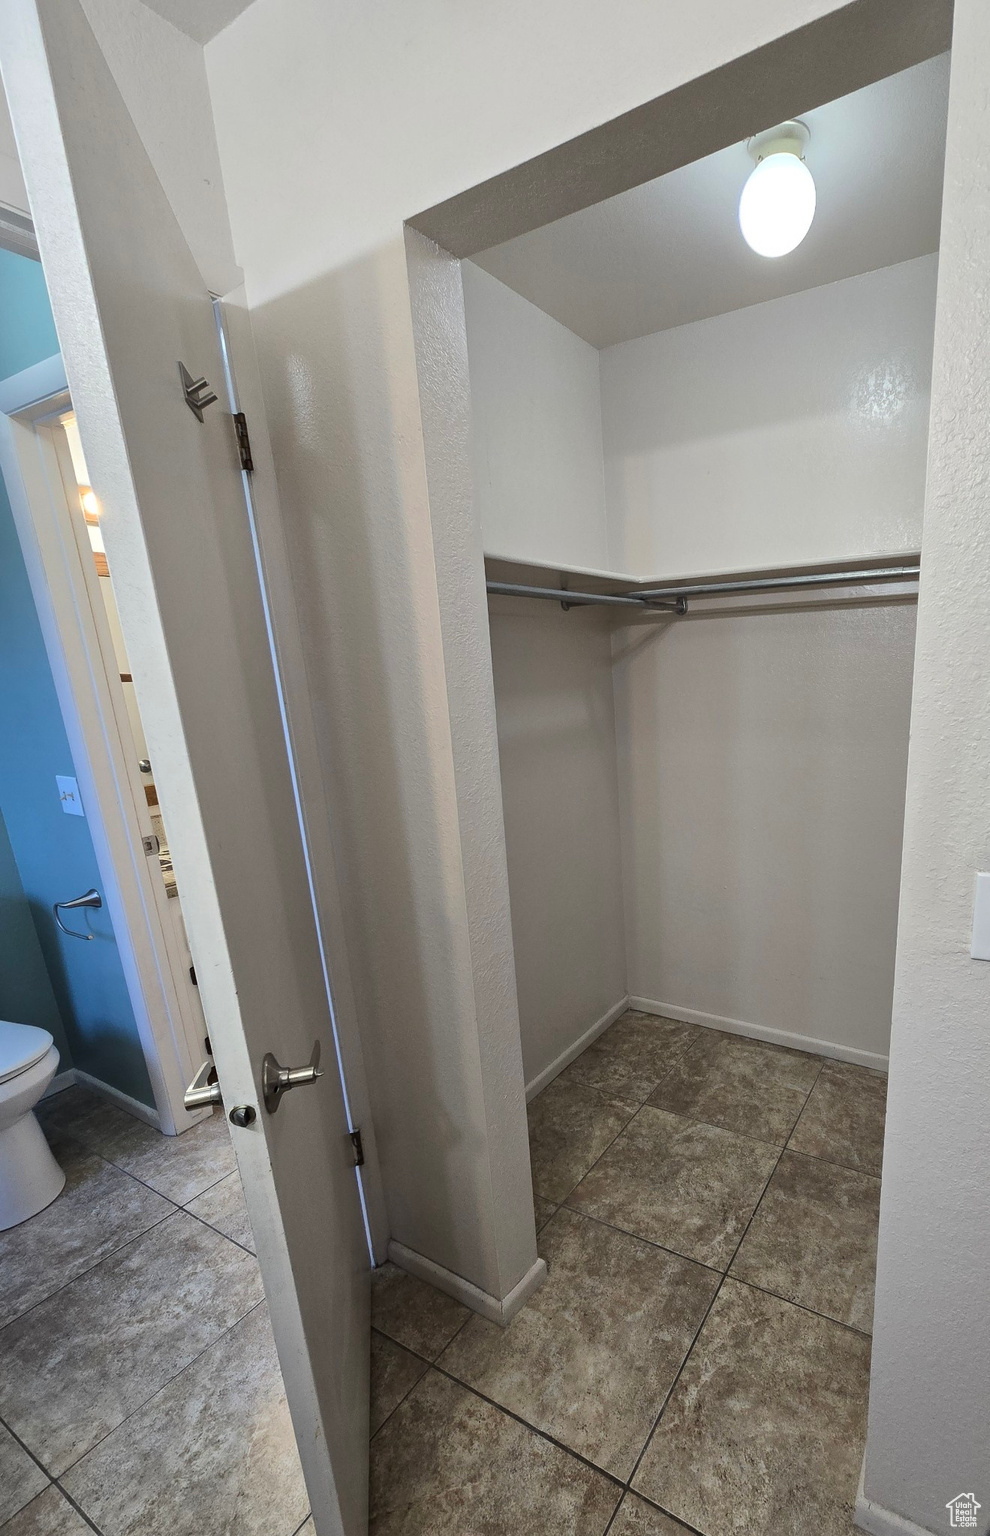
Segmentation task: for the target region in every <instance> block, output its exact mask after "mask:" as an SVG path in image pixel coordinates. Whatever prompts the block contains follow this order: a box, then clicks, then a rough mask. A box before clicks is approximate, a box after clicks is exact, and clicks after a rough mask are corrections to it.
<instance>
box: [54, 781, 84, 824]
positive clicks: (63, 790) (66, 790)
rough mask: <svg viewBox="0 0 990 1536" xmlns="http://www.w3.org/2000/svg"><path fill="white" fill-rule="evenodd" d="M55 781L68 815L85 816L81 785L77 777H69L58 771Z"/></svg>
mask: <svg viewBox="0 0 990 1536" xmlns="http://www.w3.org/2000/svg"><path fill="white" fill-rule="evenodd" d="M55 783H56V784H57V785H58V797H59V799H60V800H61V802H62V809H63V811H64V812H65V814H66V816H85V814H86V812H85V811H84V810H83V804H82V798H81V796H80V794H79V785H78V784H77V783H76V781H75V779H69V778H66V776H65V775H64V774H62V773H57V774H56V775H55Z"/></svg>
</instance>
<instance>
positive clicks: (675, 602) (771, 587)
mask: <svg viewBox="0 0 990 1536" xmlns="http://www.w3.org/2000/svg"><path fill="white" fill-rule="evenodd" d="M511 564H512V563H511V562H508V561H505V560H497V561H496V560H494V559H491V558H489V559H487V560H486V576H487V588H488V592H489V595H491V596H493V597H528V598H538V599H540V600H542V601H549V602H558V603H560V605H561V607H562V608H565V609H568V608H572V607H590V606H598V605H600V606H607V607H623V608H633V609H638V610H639V611H640V612H641V613H643V612H658V611H659V612H663V613H676V614H685V613H687V612H688V600H689V599H691V598H698V597H701V598H705V597H721V596H727V597H747V596H753V597H755V596H760V595H764V594H766V595H774V594H776V593H785V592H792V591H806V592H808V593H809V594H810V593H813V592H814V591H816V590H819V589H823V588H825V589H827V588H831V587H865V586H871V587H872V586H885V585H887V584H890V583H910V582H914V581H916V580H917V578H918V575H919V573H920V556H919V555H918V554H909V555H899V556H890V557H887V560H885V561H884V562H882V563H881V562H878V561H872V562H867V561H863V560H861V559H860V560H858V561H855V562H849V563H848V564H846V565H840V566H834V565H830V566H828V567H824V566H818V567H815V568H808V567H804V568H796V569H790V570H788V571H784V572H779V571H777V572H774V571H764V572H762V573H760V574H756V573H748V572H747V573H743V574H740V575H734V576H728V577H719V578H710V579H708V580H698V579H695V580H683V581H676V582H670V581H668V582H667V584H666V585H664V586H652V585H650V584H649V583H643V582H638V583H636V584H634V585H632V586H627V583H626V582H625V581H624V580H623V579H622V578H620V577H616V576H613V577H610V578H605V575H604V573H603V572H587V573H586V575H587V576H588V577H589V578H592V579H593V580H595V581H596V582H597V583H598V584H600V583H601V582H602V581H603V580H605V579H608V580H609V582H610V584H612V583H614V584H619V585H622V586H626V587H627V590H625V591H621V592H616V591H596V590H588V589H587V588H590V587H591V581H587V582H586V583H585V586H584V588H572V587H571V585H570V581H569V578H570V577H571V576H572V575H573V574H575V573H574V572H573V571H570V570H565V569H560V568H556V567H555V568H554V569H558V575H559V577H560V585H558V586H556V587H547V586H542V585H539V584H538V583H537V582H534V581H532V580H530V581H507V580H504V579H502V577H503V575H504V574H505V570H504V568H505V567H506V566H510V565H511ZM523 569H525V570H528V571H541V570H546V569H549V567H541V566H531V565H528V566H525V567H523ZM518 574H521V571H520V572H518ZM565 578H568V579H567V580H566V581H565Z"/></svg>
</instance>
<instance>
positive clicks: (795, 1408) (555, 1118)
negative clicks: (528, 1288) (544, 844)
mask: <svg viewBox="0 0 990 1536" xmlns="http://www.w3.org/2000/svg"><path fill="white" fill-rule="evenodd" d="M885 1087H886V1083H885V1079H884V1078H883V1077H882V1076H881V1075H880V1074H878V1073H875V1072H870V1071H867V1070H866V1069H864V1068H861V1067H855V1066H847V1065H845V1064H843V1063H839V1062H833V1061H823V1060H822V1059H821V1058H820V1057H817V1056H809V1055H805V1054H804V1053H802V1052H798V1051H789V1050H783V1049H781V1048H780V1047H777V1046H771V1045H764V1044H761V1043H759V1042H757V1041H753V1040H744V1039H740V1038H739V1037H736V1036H731V1035H724V1034H720V1033H718V1032H716V1031H712V1030H706V1029H702V1028H699V1027H697V1026H694V1025H689V1024H681V1023H678V1022H675V1021H673V1020H670V1019H662V1018H655V1017H652V1016H649V1015H646V1014H642V1013H634V1012H629V1013H627V1014H625V1015H624V1016H623V1017H622V1018H621V1019H619V1020H618V1021H617V1022H616V1023H615V1024H614V1025H613V1026H612V1027H611V1029H609V1030H608V1031H607V1032H606V1034H605V1035H603V1036H602V1037H601V1038H600V1039H599V1040H598V1041H597V1042H596V1043H595V1044H594V1045H593V1046H591V1047H590V1048H589V1049H588V1050H586V1051H585V1052H584V1054H583V1055H582V1056H580V1057H579V1058H578V1059H577V1061H575V1062H573V1063H572V1065H571V1066H570V1067H568V1069H567V1071H566V1072H564V1073H563V1074H562V1075H561V1076H560V1077H559V1078H557V1079H556V1081H555V1082H553V1083H551V1084H550V1085H549V1087H547V1088H546V1089H544V1091H543V1092H542V1093H541V1094H540V1095H539V1097H538V1098H537V1099H536V1100H534V1102H533V1104H532V1105H531V1106H530V1146H531V1152H532V1163H533V1184H534V1191H535V1205H536V1219H537V1230H538V1234H539V1236H538V1243H539V1247H540V1251H541V1253H542V1254H543V1255H544V1257H545V1258H546V1260H547V1267H548V1272H549V1273H548V1279H547V1281H546V1284H545V1285H544V1287H543V1288H542V1290H540V1291H539V1292H538V1293H537V1295H536V1296H535V1297H534V1298H533V1299H532V1301H531V1302H530V1303H529V1304H528V1305H527V1306H526V1307H525V1308H524V1309H523V1310H522V1311H521V1312H520V1313H519V1314H518V1315H517V1316H516V1317H515V1318H514V1319H513V1321H512V1323H511V1324H510V1325H509V1327H508V1328H506V1329H501V1328H498V1327H496V1326H495V1325H494V1324H491V1323H487V1322H485V1321H484V1320H483V1319H481V1318H479V1317H477V1316H475V1315H474V1314H472V1313H470V1312H468V1311H467V1309H466V1308H464V1307H462V1306H460V1305H459V1304H458V1303H457V1302H454V1301H452V1300H450V1299H449V1298H448V1297H445V1296H441V1295H440V1294H439V1293H438V1292H436V1291H433V1290H431V1288H430V1287H429V1286H426V1285H424V1284H423V1283H422V1282H421V1281H419V1280H415V1279H413V1278H412V1277H411V1276H408V1275H405V1274H403V1273H402V1272H401V1271H399V1270H396V1269H394V1268H393V1267H392V1266H390V1265H387V1266H385V1268H384V1269H383V1270H381V1271H379V1272H378V1273H377V1275H376V1277H375V1280H374V1284H373V1290H372V1322H373V1328H374V1332H373V1336H372V1398H373V1414H372V1424H373V1429H374V1437H373V1440H372V1470H371V1530H372V1532H373V1533H374V1536H510V1533H516V1532H531V1531H532V1532H539V1533H540V1536H604V1533H605V1532H606V1531H607V1532H609V1536H684V1533H685V1532H686V1531H687V1532H690V1531H694V1532H698V1533H701V1536H739V1533H742V1532H745V1533H746V1536H811V1533H814V1536H853V1532H854V1527H853V1523H852V1511H853V1501H854V1498H855V1491H856V1485H857V1481H858V1478H859V1467H860V1460H861V1457H862V1448H863V1438H864V1434H865V1428H866V1401H867V1388H868V1382H869V1355H870V1327H871V1320H872V1310H873V1272H874V1266H875V1257H876V1230H877V1219H878V1206H879V1193H880V1178H879V1174H880V1154H881V1148H882V1141H883V1113H884V1090H885Z"/></svg>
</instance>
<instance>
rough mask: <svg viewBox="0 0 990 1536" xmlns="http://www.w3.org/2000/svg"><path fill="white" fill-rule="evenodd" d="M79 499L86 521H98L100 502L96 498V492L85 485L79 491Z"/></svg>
mask: <svg viewBox="0 0 990 1536" xmlns="http://www.w3.org/2000/svg"><path fill="white" fill-rule="evenodd" d="M79 500H80V502H81V503H82V509H83V512H84V513H85V516H86V521H87V522H93V523H97V522H99V520H100V503H99V500H98V498H97V495H96V492H95V491H94V490H91V489H90V487H89V486H86V487H84V489H83V490H82V491H81V492H80V495H79Z"/></svg>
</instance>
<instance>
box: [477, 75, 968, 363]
mask: <svg viewBox="0 0 990 1536" xmlns="http://www.w3.org/2000/svg"><path fill="white" fill-rule="evenodd" d="M948 82H949V56H948V54H942V55H941V56H940V57H938V58H935V59H929V60H928V61H927V62H926V63H924V64H918V65H916V66H915V67H914V68H913V69H907V70H904V71H903V72H902V73H901V74H899V75H893V76H891V77H890V78H889V79H887V80H881V81H879V82H878V83H877V84H876V85H871V86H867V87H866V89H865V90H862V91H855V92H854V93H853V94H852V95H850V96H844V97H842V98H841V99H840V100H838V101H833V102H830V103H829V104H828V105H826V106H823V107H818V108H816V109H815V110H814V111H812V112H806V113H803V114H802V121H804V122H806V123H807V124H808V127H809V128H810V129H811V143H810V145H809V148H808V153H807V160H808V165H809V166H810V168H811V170H812V172H813V173H814V177H815V183H816V186H817V188H818V211H817V214H816V217H815V221H814V223H813V224H812V227H811V231H810V233H809V234H808V236H807V238H806V239H805V241H804V243H803V244H802V245H800V246H799V247H798V248H797V250H796V251H793V252H792V253H791V254H790V255H789V256H784V257H781V258H780V259H779V260H776V261H768V260H765V259H764V258H763V257H761V256H757V255H755V254H754V252H753V251H751V250H750V249H749V247H748V246H747V245H746V244H745V242H744V240H743V238H742V236H741V235H740V233H739V225H738V223H737V219H736V208H737V205H738V202H739V193H740V191H741V190H742V186H743V183H744V181H745V179H746V177H747V175H748V174H749V172H750V170H751V169H752V160H751V159H750V157H749V154H748V152H747V150H746V146H745V144H736V145H733V146H732V147H731V148H729V149H724V150H720V151H719V153H718V154H715V155H710V156H708V158H707V159H705V160H699V161H696V162H695V163H694V164H693V165H687V166H684V167H682V168H681V169H680V170H677V171H673V172H671V173H670V174H669V175H667V176H661V177H660V178H659V179H658V180H657V181H653V182H649V183H647V184H646V185H645V186H642V187H636V188H634V189H633V190H632V191H630V192H623V193H621V194H620V195H619V196H618V197H613V198H610V199H609V201H608V202H605V203H598V204H597V205H596V206H595V207H593V208H586V209H584V210H583V211H582V212H581V213H575V214H572V215H571V216H570V217H569V218H566V219H559V220H558V221H557V222H556V223H554V224H548V225H546V226H545V227H544V228H542V229H538V230H534V231H533V232H532V233H531V234H528V235H521V236H520V237H519V238H518V239H516V240H510V241H507V242H506V243H505V244H504V245H499V246H494V247H493V248H492V249H491V250H488V251H484V252H482V253H481V254H480V255H478V256H475V257H474V258H473V260H474V261H475V262H477V264H478V266H480V267H484V268H485V270H486V271H488V272H490V273H491V274H492V275H493V276H494V277H497V278H498V279H499V280H500V281H501V282H503V283H505V284H506V285H507V286H508V287H509V288H513V289H515V291H516V293H519V294H521V295H522V296H523V298H526V299H529V300H530V301H531V303H533V304H536V305H537V306H538V307H539V308H540V309H542V310H544V311H545V313H546V314H548V315H552V316H553V317H554V318H555V319H556V320H559V321H560V322H561V323H562V324H563V325H566V326H567V327H568V328H569V329H570V330H572V331H574V332H576V333H577V335H578V336H582V337H584V339H585V341H589V342H591V343H592V345H593V346H596V347H607V346H611V345H613V344H614V343H615V342H620V341H629V340H630V339H632V338H633V337H635V336H647V335H650V334H652V333H653V332H654V331H662V330H666V329H667V328H668V327H670V326H674V325H684V324H686V323H687V322H688V321H691V320H703V319H705V318H707V317H708V316H710V315H719V314H724V313H726V312H727V311H729V310H733V309H743V308H745V307H746V306H747V305H750V304H759V303H762V302H763V301H764V300H765V299H776V298H780V297H782V296H783V295H784V294H788V293H798V292H800V291H801V290H802V289H805V288H817V287H819V286H820V285H821V284H823V283H830V282H835V281H836V280H837V279H839V278H843V277H853V276H855V275H856V274H857V273H859V272H871V271H874V270H875V269H876V268H878V267H886V266H892V265H893V264H894V263H895V262H899V261H908V260H909V259H910V258H912V257H914V256H924V255H927V254H929V253H930V252H932V251H936V250H937V249H938V239H939V217H940V211H941V201H942V162H943V159H944V154H945V116H946V103H947V99H948ZM767 126H772V125H768V124H765V123H754V125H753V127H754V131H759V130H760V129H761V128H764V127H767Z"/></svg>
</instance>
